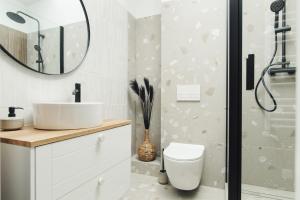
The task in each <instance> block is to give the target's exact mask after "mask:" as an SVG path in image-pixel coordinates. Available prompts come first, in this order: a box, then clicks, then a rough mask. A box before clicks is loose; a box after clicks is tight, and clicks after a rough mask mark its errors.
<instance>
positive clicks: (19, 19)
mask: <svg viewBox="0 0 300 200" xmlns="http://www.w3.org/2000/svg"><path fill="white" fill-rule="evenodd" d="M6 15H7V17H8V18H9V19H11V20H13V21H14V22H17V23H19V24H25V22H26V20H25V19H24V18H23V17H22V16H20V15H19V14H18V13H14V12H7V13H6Z"/></svg>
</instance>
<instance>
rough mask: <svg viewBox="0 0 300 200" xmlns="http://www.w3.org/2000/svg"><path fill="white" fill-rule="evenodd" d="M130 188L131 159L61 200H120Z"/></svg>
mask: <svg viewBox="0 0 300 200" xmlns="http://www.w3.org/2000/svg"><path fill="white" fill-rule="evenodd" d="M129 186H130V159H127V160H126V161H123V162H122V163H120V164H118V165H117V166H115V167H113V168H111V169H109V170H108V171H106V172H104V173H102V174H100V175H98V176H96V177H94V178H92V179H91V180H90V181H88V182H86V183H84V184H83V185H81V186H80V187H78V188H76V189H75V190H73V191H71V192H70V193H68V194H67V195H65V196H63V197H62V198H59V200H83V199H84V200H118V199H120V198H121V197H122V195H124V194H125V193H126V191H127V190H128V189H129ZM57 200H58V199H57Z"/></svg>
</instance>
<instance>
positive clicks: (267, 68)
mask: <svg viewBox="0 0 300 200" xmlns="http://www.w3.org/2000/svg"><path fill="white" fill-rule="evenodd" d="M277 42H278V36H277V34H276V33H275V50H274V54H273V56H272V59H271V61H270V63H269V65H268V66H267V67H266V68H264V70H263V71H262V73H261V76H260V79H259V81H258V82H257V84H256V87H255V100H256V103H257V105H258V106H259V107H260V108H261V109H262V110H264V111H266V112H274V111H275V110H276V109H277V102H276V100H275V98H274V96H273V94H272V93H271V91H270V89H269V88H268V86H267V85H266V82H265V75H266V73H267V72H268V71H269V69H270V67H272V66H275V65H278V63H275V64H274V63H273V62H274V59H275V57H276V54H277V49H278V43H277ZM261 83H262V84H263V87H264V88H265V90H266V92H267V94H268V95H269V97H270V98H271V99H272V101H273V108H272V109H268V108H266V107H264V106H263V105H262V104H261V103H260V101H259V99H258V94H257V93H258V87H259V85H260V84H261Z"/></svg>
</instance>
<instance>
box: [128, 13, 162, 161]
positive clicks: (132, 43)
mask: <svg viewBox="0 0 300 200" xmlns="http://www.w3.org/2000/svg"><path fill="white" fill-rule="evenodd" d="M129 50H130V52H129V54H130V55H129V78H130V80H132V79H134V78H136V79H137V80H138V82H139V83H143V78H144V77H147V78H149V80H150V82H151V84H152V85H153V86H154V91H155V96H154V98H155V100H154V105H153V113H152V120H151V126H150V133H151V141H152V142H153V143H154V144H155V146H156V148H157V150H158V151H157V154H158V155H160V140H161V134H160V131H161V130H160V121H161V117H160V114H161V109H160V104H161V101H160V99H161V97H160V73H161V16H160V15H156V16H149V17H145V18H139V19H135V18H134V17H133V16H131V15H130V14H129ZM134 51H135V54H134V56H133V52H134ZM129 98H130V102H131V105H130V110H131V111H130V112H131V113H134V115H131V118H132V119H133V122H134V124H135V128H134V131H135V133H133V140H134V141H133V143H132V145H133V154H135V153H136V152H137V148H138V147H139V145H140V144H141V143H142V142H143V139H144V130H145V128H144V123H143V116H142V111H141V107H140V103H139V102H138V101H137V98H135V95H132V93H131V94H130V95H129ZM133 102H134V104H132V103H133Z"/></svg>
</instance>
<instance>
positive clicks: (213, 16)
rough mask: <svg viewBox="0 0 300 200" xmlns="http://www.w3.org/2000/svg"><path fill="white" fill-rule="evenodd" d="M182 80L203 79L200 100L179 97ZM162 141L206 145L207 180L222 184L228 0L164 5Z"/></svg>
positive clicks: (205, 182)
mask: <svg viewBox="0 0 300 200" xmlns="http://www.w3.org/2000/svg"><path fill="white" fill-rule="evenodd" d="M178 84H200V85H201V101H200V102H177V101H176V86H177V85H178ZM161 90H162V92H161V95H162V103H161V105H162V107H161V110H162V111H161V116H162V140H161V142H162V146H164V147H165V146H167V145H168V144H169V143H170V142H181V143H193V144H201V145H204V146H205V147H206V152H205V166H204V172H203V177H202V183H201V184H203V185H207V186H214V187H219V188H224V180H225V149H226V145H225V138H226V136H225V135H226V132H225V130H226V126H225V125H226V112H225V107H226V1H224V0H214V1H202V0H171V1H165V2H163V5H162V89H161Z"/></svg>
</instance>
